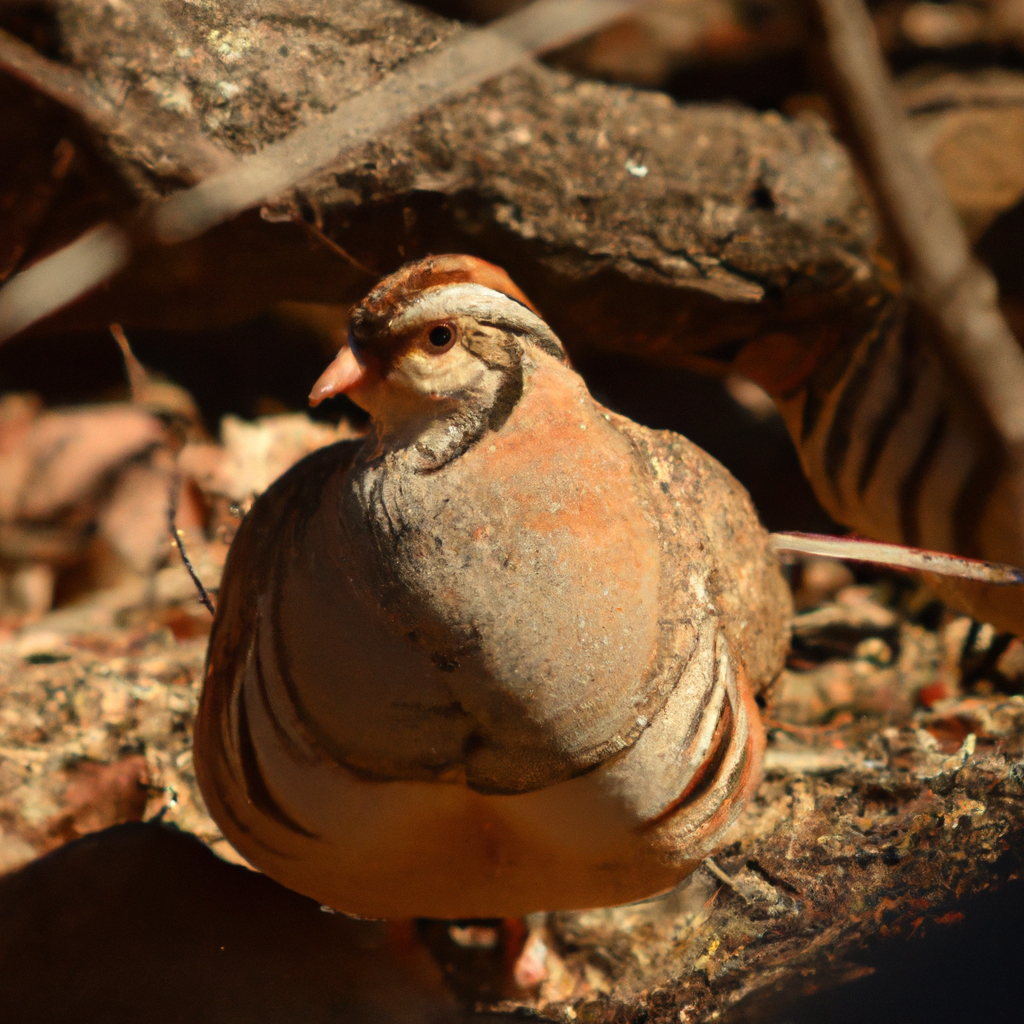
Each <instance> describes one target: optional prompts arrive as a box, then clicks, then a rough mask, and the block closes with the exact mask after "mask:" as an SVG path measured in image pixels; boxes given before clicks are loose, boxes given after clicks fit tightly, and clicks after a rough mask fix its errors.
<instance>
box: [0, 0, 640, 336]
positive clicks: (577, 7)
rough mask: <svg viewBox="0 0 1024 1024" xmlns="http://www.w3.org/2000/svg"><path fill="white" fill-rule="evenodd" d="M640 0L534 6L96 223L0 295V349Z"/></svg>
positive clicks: (572, 0) (560, 0)
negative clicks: (128, 211) (160, 254)
mask: <svg viewBox="0 0 1024 1024" xmlns="http://www.w3.org/2000/svg"><path fill="white" fill-rule="evenodd" d="M638 2H639V0H535V2H534V3H532V4H530V6H528V7H526V8H524V9H523V10H521V11H517V12H515V13H513V14H510V15H507V16H506V17H504V18H500V19H498V20H497V21H495V22H493V23H492V24H491V25H489V26H487V27H485V28H479V29H472V30H469V31H465V32H462V33H460V34H459V35H457V36H456V37H455V39H454V40H453V41H452V42H451V43H449V44H447V45H442V46H439V47H438V48H437V49H435V50H433V51H431V52H430V53H427V54H424V55H422V56H419V57H416V58H414V59H413V60H410V61H409V62H408V64H406V65H405V66H404V67H402V68H400V69H399V70H397V71H395V72H393V73H392V74H391V75H388V76H387V77H386V78H384V79H383V80H382V81H381V82H379V83H378V84H376V85H374V86H371V87H370V88H368V89H366V90H364V91H363V92H361V93H359V94H358V95H356V96H354V97H352V98H351V99H350V100H347V101H346V102H344V103H341V104H339V105H338V107H337V108H336V109H335V110H334V111H333V112H332V113H331V114H328V115H327V116H325V117H324V118H322V119H321V120H319V121H317V122H315V123H312V124H309V125H306V126H304V127H302V128H299V129H297V130H296V131H294V132H293V133H292V134H291V135H289V136H288V137H287V138H285V139H283V140H282V141H280V142H278V143H275V144H273V145H270V146H267V147H265V148H264V149H262V150H261V151H260V152H258V153H256V154H254V155H253V156H250V157H246V158H243V159H241V160H238V161H237V162H235V163H233V164H232V165H231V166H229V167H227V168H226V169H224V170H223V171H220V172H219V173H214V174H212V175H210V176H209V177H208V178H206V179H205V180H204V181H202V182H201V183H200V184H198V185H196V186H194V187H192V188H190V189H186V190H183V191H181V192H179V193H177V194H176V195H174V196H172V197H171V198H170V199H169V200H168V201H167V202H165V203H163V204H161V205H159V206H157V207H156V208H155V209H148V210H144V211H142V213H141V214H140V216H139V219H138V223H137V225H135V226H134V227H133V228H131V229H130V230H124V229H122V228H118V227H114V226H113V225H109V224H107V225H101V226H99V227H97V228H94V229H92V230H91V231H90V232H88V233H87V234H86V235H84V236H82V237H81V238H79V239H78V240H77V241H75V242H72V243H71V245H69V246H66V247H65V248H63V249H61V250H59V251H58V252H56V253H54V254H53V255H52V256H49V257H46V258H44V259H42V260H40V261H39V262H38V263H36V264H34V265H33V266H31V267H29V268H28V269H27V270H25V271H22V273H20V274H18V275H17V276H15V277H14V278H12V279H11V280H10V281H9V282H8V283H7V284H6V285H5V286H4V287H3V288H2V289H0V342H2V341H5V340H7V339H8V338H10V337H12V336H13V335H15V334H17V333H19V332H20V331H22V330H24V329H25V328H26V327H28V326H30V325H31V324H33V323H35V322H36V321H37V320H40V319H42V318H43V317H44V316H47V315H49V314H50V313H53V312H56V311H57V310H58V309H61V308H63V307H64V306H66V305H68V304H69V303H70V302H72V301H74V300H75V299H76V298H78V297H79V296H80V295H82V294H84V293H85V292H87V291H89V290H90V289H92V288H93V287H95V286H96V285H97V284H100V283H101V282H102V281H104V280H106V279H107V278H108V277H110V276H112V275H113V274H114V273H116V272H117V271H118V270H120V269H121V268H122V267H124V266H125V265H126V264H127V262H128V260H129V258H130V255H131V252H132V251H133V249H134V248H137V247H138V246H139V245H141V244H146V243H147V242H150V241H156V242H158V243H162V244H171V243H174V242H181V241H185V240H186V239H189V238H194V237H196V236H197V235H199V234H202V233H203V232H204V231H206V230H208V229H209V228H211V227H213V226H214V225H216V224H219V223H221V222H222V221H225V220H228V219H230V218H231V217H233V216H235V215H236V214H238V213H240V212H242V211H243V210H245V209H248V208H249V207H251V206H255V205H257V204H258V203H260V202H261V201H263V200H265V199H269V198H272V197H274V196H277V195H280V194H281V193H282V192H285V191H286V190H287V189H289V188H291V187H292V186H294V185H297V184H298V183H299V182H301V181H302V180H304V179H306V178H308V177H309V176H310V175H312V174H314V173H315V172H316V171H318V170H319V169H320V168H322V167H325V166H327V165H328V164H330V163H332V162H334V161H336V160H337V159H338V157H339V155H341V154H342V153H345V152H349V151H351V150H354V149H355V148H357V147H358V146H361V145H363V144H365V143H366V142H369V141H371V140H372V139H374V138H376V137H378V136H379V135H380V134H382V133H383V132H385V131H387V130H388V129H390V128H394V127H395V126H396V125H398V124H400V123H401V122H402V121H404V120H406V119H407V118H410V117H412V116H414V115H416V114H418V113H421V112H423V111H425V110H427V109H429V108H430V107H432V106H435V105H436V104H437V103H439V102H441V101H442V100H445V99H448V98H451V97H453V96H457V95H459V94H461V93H464V92H468V91H469V90H470V89H472V88H474V87H475V86H477V85H480V84H481V83H483V82H486V81H488V80H489V79H491V78H495V77H497V76H498V75H501V74H502V73H504V72H506V71H509V70H511V69H512V68H514V67H517V66H518V65H520V64H522V63H524V62H526V61H528V60H529V59H531V58H532V57H533V56H534V55H535V54H537V53H540V52H542V51H544V50H548V49H551V48H554V47H558V46H563V45H565V44H566V43H568V42H571V41H572V40H574V39H578V38H581V37H583V36H586V35H589V34H590V33H592V32H594V31H595V30H596V29H598V28H600V27H602V26H603V25H606V24H607V23H608V22H611V21H615V20H617V19H619V18H621V17H623V15H624V14H625V13H626V12H628V10H629V9H630V8H631V7H634V6H636V5H637V3H638Z"/></svg>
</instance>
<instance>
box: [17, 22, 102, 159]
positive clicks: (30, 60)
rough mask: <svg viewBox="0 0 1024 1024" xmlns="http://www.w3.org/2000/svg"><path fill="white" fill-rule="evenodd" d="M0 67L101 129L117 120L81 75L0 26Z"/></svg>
mask: <svg viewBox="0 0 1024 1024" xmlns="http://www.w3.org/2000/svg"><path fill="white" fill-rule="evenodd" d="M0 69H2V70H4V71H7V72H8V73H10V74H11V75H13V76H14V77H15V78H17V79H19V80H20V81H22V82H24V83H25V84H26V85H30V86H32V88H33V89H36V90H38V91H39V92H41V93H43V94H44V95H46V96H49V97H50V98H51V99H53V100H56V101H57V102H58V103H60V104H61V105H62V106H65V107H68V108H69V109H71V110H74V111H75V112H76V113H78V114H79V115H81V117H83V118H84V119H85V120H86V121H87V122H88V123H89V124H91V125H92V126H93V127H94V128H98V129H99V130H100V131H101V132H104V133H105V132H108V131H110V130H111V129H112V128H113V127H114V125H115V123H116V120H117V115H116V113H115V111H114V108H113V106H112V105H111V104H110V103H108V102H107V100H106V99H105V98H104V97H103V96H101V95H100V94H99V93H98V92H96V90H95V89H93V88H92V86H91V85H90V84H89V81H88V79H86V77H85V76H84V75H80V74H79V73H78V72H77V71H73V70H72V69H71V68H69V67H65V66H64V65H63V64H58V63H57V62H56V61H52V60H48V59H47V58H46V57H44V56H43V55H42V54H41V53H39V52H38V51H36V50H34V49H33V48H32V47H31V46H29V45H28V43H24V42H22V41H21V40H20V39H18V38H17V36H12V35H11V34H10V33H9V32H5V31H4V30H3V29H0ZM10 144H11V142H10V140H9V141H8V145H10Z"/></svg>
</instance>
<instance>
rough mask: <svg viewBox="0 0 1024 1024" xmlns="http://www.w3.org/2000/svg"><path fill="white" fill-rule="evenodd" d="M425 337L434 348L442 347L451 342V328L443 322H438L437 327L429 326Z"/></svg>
mask: <svg viewBox="0 0 1024 1024" xmlns="http://www.w3.org/2000/svg"><path fill="white" fill-rule="evenodd" d="M427 337H428V338H429V339H430V344H431V345H433V346H434V348H444V347H445V346H446V345H449V344H451V340H452V337H453V334H452V329H451V328H450V327H446V326H445V325H444V324H439V325H438V326H437V327H432V328H431V330H430V334H428V335H427Z"/></svg>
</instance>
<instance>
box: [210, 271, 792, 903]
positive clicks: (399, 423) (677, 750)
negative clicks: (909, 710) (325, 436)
mask: <svg viewBox="0 0 1024 1024" xmlns="http://www.w3.org/2000/svg"><path fill="white" fill-rule="evenodd" d="M341 392H344V393H346V394H348V395H349V396H350V397H351V398H352V399H353V400H354V401H355V402H357V403H358V404H359V405H361V406H362V407H363V408H365V409H366V410H367V411H368V412H369V414H370V430H369V434H368V435H367V437H366V438H365V439H363V440H362V441H359V442H343V443H341V444H339V445H335V446H332V447H330V448H326V449H322V450H321V451H319V452H316V453H314V454H313V455H311V456H310V457H308V458H307V459H305V460H304V461H303V462H301V463H299V464H298V465H297V466H295V467H294V468H293V469H292V470H290V471H289V472H288V473H287V474H285V475H284V476H283V477H282V478H281V479H280V480H278V481H277V482H276V483H275V484H274V485H273V486H272V487H271V488H270V489H269V490H268V491H267V492H266V493H264V494H263V495H262V496H261V497H260V498H259V499H258V501H257V502H256V504H255V505H254V507H253V509H252V511H251V512H250V513H249V515H248V516H247V518H246V520H245V522H244V523H243V525H242V527H241V529H240V531H239V534H238V537H237V538H236V541H235V543H234V545H233V547H232V550H231V553H230V556H229V558H228V563H227V566H226V570H225V575H224V580H223V583H222V587H221V591H220V599H219V602H218V609H217V618H216V621H215V624H214V630H213V634H212V637H211V641H210V651H209V659H208V666H207V675H206V685H205V689H204V693H203V697H202V701H201V705H200V711H199V716H198V720H197V725H196V736H195V760H196V770H197V775H198V777H199V781H200V785H201V787H202V790H203V793H204V796H205V798H206V800H207V802H208V805H209V808H210V811H211V813H212V814H213V816H214V818H215V819H216V820H217V821H218V823H219V824H220V826H221V828H222V829H223V831H224V834H225V835H226V836H227V838H228V839H229V840H230V841H231V842H232V844H233V845H234V846H235V847H236V848H237V849H238V850H240V851H241V853H242V854H243V855H244V856H245V857H246V858H247V859H248V860H249V861H250V862H251V863H252V864H254V865H255V866H257V867H259V868H260V869H262V870H263V871H265V872H266V873H267V874H269V875H271V876H272V877H274V878H276V879H277V880H278V881H280V882H282V883H283V884H285V885H287V886H290V887H291V888H293V889H296V890H298V891H300V892H303V893H306V894H307V895H310V896H312V897H314V898H315V899H318V900H320V901H321V902H322V903H325V904H328V905H330V906H332V907H335V908H336V909H339V910H343V911H347V912H351V913H355V914H359V915H363V916H368V917H409V916H424V917H440V918H466V917H495V916H509V915H516V914H522V913H526V912H529V911H534V910H557V909H570V908H581V907H590V906H602V905H611V904H616V903H623V902H627V901H630V900H635V899H639V898H643V897H646V896H649V895H652V894H654V893H657V892H659V891H662V890H665V889H667V888H669V887H671V886H672V885H674V884H675V883H676V882H677V881H678V880H679V879H680V878H682V877H683V876H685V875H686V874H687V873H688V872H689V871H691V870H693V868H694V866H695V865H696V864H697V863H699V862H700V860H701V859H702V858H703V857H704V856H705V855H706V854H707V853H708V852H710V850H711V849H713V847H714V846H715V845H716V843H718V842H719V841H720V840H721V837H722V836H723V835H724V833H725V831H726V830H727V829H728V828H729V826H730V825H731V824H732V823H733V822H734V821H735V819H736V817H737V816H738V814H739V812H740V810H741V809H742V807H743V804H744V802H745V801H746V800H747V798H748V797H749V796H750V794H751V793H752V791H753V789H754V788H755V787H756V785H757V782H758V779H759V771H760V757H761V750H762V747H763V734H762V729H761V726H760V723H759V719H758V715H757V710H756V705H755V694H756V692H757V690H758V688H759V687H761V686H763V685H764V684H765V683H766V682H767V681H769V680H770V679H771V678H772V677H773V675H774V674H775V673H776V671H777V670H778V668H779V666H780V663H781V659H782V656H783V653H784V651H785V647H786V642H787V639H788V635H787V629H788V621H789V611H790V604H789V596H788V590H787V588H786V586H785V584H784V582H783V580H782V577H781V575H780V573H779V571H778V568H777V566H776V563H775V561H774V559H773V556H772V554H771V552H770V550H769V547H768V539H767V535H766V534H765V532H764V531H763V529H762V528H761V526H760V524H759V523H758V521H757V518H756V515H755V513H754V511H753V509H752V507H751V505H750V502H749V500H748V498H747V495H746V493H745V492H744V491H743V489H742V487H740V485H739V484H738V483H737V482H736V481H735V480H734V479H733V478H732V477H731V476H730V475H729V474H728V473H727V472H726V471H725V470H724V469H723V468H722V467H721V466H720V465H719V464H718V463H717V462H715V461H714V460H713V459H712V458H710V457H709V456H708V455H706V454H705V453H704V452H702V451H701V450H700V449H698V448H696V447H695V446H694V445H692V444H690V443H689V442H688V441H686V440H685V439H684V438H682V437H679V436H678V435H673V434H669V433H664V432H655V431H651V430H648V429H646V428H644V427H641V426H638V425H637V424H635V423H632V422H630V421H628V420H626V419H624V418H622V417H619V416H616V415H614V414H613V413H611V412H609V411H608V410H606V409H604V408H602V407H601V406H600V405H599V404H598V403H597V402H596V401H595V400H594V399H593V398H592V397H591V396H590V394H589V393H588V391H587V389H586V386H585V384H584V382H583V380H582V379H581V378H580V377H579V376H578V375H577V374H576V373H575V372H574V371H573V370H572V368H571V367H570V365H569V363H568V360H567V359H566V356H565V353H564V350H563V348H562V345H561V343H560V341H559V340H558V338H557V337H556V336H555V335H554V334H553V332H552V331H551V329H550V328H549V327H548V326H547V325H546V324H545V323H544V321H543V320H542V319H541V317H540V315H539V314H538V312H537V310H536V309H534V307H533V306H532V305H531V304H530V303H529V301H528V300H527V299H526V297H525V296H524V295H523V294H522V293H521V292H520V291H519V290H518V288H516V286H515V285H514V284H513V283H512V282H511V281H510V280H509V278H508V277H507V275H506V274H505V273H504V272H503V271H502V270H500V269H499V268H497V267H495V266H492V265H491V264H488V263H484V262H483V261H481V260H478V259H474V258H472V257H468V256H441V257H436V258H431V259H426V260H423V261H420V262H418V263H414V264H411V265H409V266H407V267H405V268H403V269H402V270H400V271H398V272H397V273H396V274H394V275H393V276H392V277H390V278H388V279H386V280H385V281H383V282H382V283H381V284H380V285H379V286H378V287H377V288H376V289H375V290H374V291H373V292H371V294H370V295H369V296H367V298H366V299H364V300H363V302H362V303H360V304H359V305H358V306H357V307H356V308H355V309H354V310H353V312H352V315H351V321H350V326H349V344H348V345H347V346H346V347H345V348H343V349H342V351H341V352H340V353H339V355H338V357H337V359H336V360H335V361H334V362H333V363H332V364H331V366H330V367H328V369H327V371H326V372H325V373H324V375H323V376H322V377H321V378H320V380H319V381H318V382H317V384H316V385H315V387H314V389H313V393H312V395H311V400H312V401H313V402H314V404H315V403H316V402H319V401H321V400H323V399H325V398H327V397H329V396H331V395H335V394H338V393H341Z"/></svg>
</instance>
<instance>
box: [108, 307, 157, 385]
mask: <svg viewBox="0 0 1024 1024" xmlns="http://www.w3.org/2000/svg"><path fill="white" fill-rule="evenodd" d="M110 333H111V335H113V338H114V341H116V342H117V347H118V348H119V349H120V350H121V356H122V358H123V359H124V370H125V373H126V374H127V375H128V388H129V390H130V391H131V396H132V401H133V402H141V401H142V400H143V398H144V396H145V393H146V388H147V387H148V386H149V374H148V373H146V368H145V367H144V366H143V365H142V363H140V362H139V361H138V359H137V358H136V357H135V353H134V352H133V351H132V346H131V344H130V343H129V341H128V336H127V335H126V334H125V333H124V329H123V328H122V327H121V325H120V324H111V325H110Z"/></svg>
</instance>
